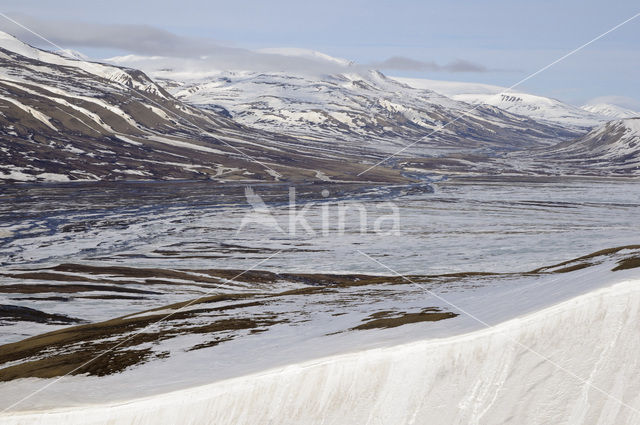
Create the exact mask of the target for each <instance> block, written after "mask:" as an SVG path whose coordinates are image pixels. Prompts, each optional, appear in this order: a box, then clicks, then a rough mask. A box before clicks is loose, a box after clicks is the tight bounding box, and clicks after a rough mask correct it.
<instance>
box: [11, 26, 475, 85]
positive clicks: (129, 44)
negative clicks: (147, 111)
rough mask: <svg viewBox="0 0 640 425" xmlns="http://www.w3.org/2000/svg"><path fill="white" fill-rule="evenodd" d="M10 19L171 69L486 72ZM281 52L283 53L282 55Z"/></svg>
mask: <svg viewBox="0 0 640 425" xmlns="http://www.w3.org/2000/svg"><path fill="white" fill-rule="evenodd" d="M12 18H13V19H15V20H16V21H18V22H20V23H21V24H22V25H24V26H25V27H27V28H30V29H32V30H33V31H36V32H37V33H39V34H41V35H42V36H43V37H45V38H47V39H48V40H51V41H52V42H54V43H55V44H57V45H59V46H62V47H64V48H65V49H67V48H74V49H82V48H89V49H106V50H109V51H111V52H113V51H114V50H115V51H119V52H122V53H123V54H135V55H140V56H146V57H149V56H161V57H164V58H172V59H175V60H173V61H172V63H174V64H176V65H177V64H178V63H179V60H182V61H184V63H183V64H182V65H183V66H184V65H188V66H189V67H196V68H207V67H209V68H211V67H213V68H216V69H219V70H221V69H224V70H247V71H257V72H270V71H285V72H293V73H296V72H298V73H313V74H334V73H341V72H345V71H346V70H347V69H348V70H350V71H365V70H366V69H371V68H377V69H383V70H385V69H388V70H404V71H422V72H438V71H440V72H441V71H445V72H486V71H487V69H486V68H485V67H484V66H482V65H479V64H476V63H473V62H469V61H465V60H456V61H453V62H450V63H448V64H445V65H439V64H437V63H436V62H424V61H419V60H415V59H411V58H407V57H402V56H393V57H391V58H389V59H387V60H385V61H382V62H376V63H372V64H366V65H357V64H353V63H349V62H348V61H344V60H337V59H335V58H331V57H329V56H326V55H322V54H318V53H317V52H310V51H304V50H302V49H270V50H269V49H265V50H263V51H252V50H248V49H242V48H238V47H229V46H225V45H222V44H220V43H218V42H215V41H214V40H211V39H204V38H195V37H184V36H180V35H177V34H174V33H172V32H170V31H167V30H164V29H161V28H157V27H153V26H150V25H133V24H98V23H86V22H64V21H50V20H41V19H36V18H33V17H31V16H26V15H13V16H12ZM0 30H2V31H6V32H8V33H11V34H13V35H15V36H16V37H18V38H19V39H20V40H23V41H25V42H27V43H29V44H32V45H35V46H41V47H44V48H51V47H52V46H50V45H46V44H45V43H44V42H43V40H42V39H40V38H39V37H37V36H36V35H34V34H33V33H31V32H29V31H28V30H26V29H25V28H22V27H20V26H18V25H16V24H13V23H11V22H8V21H6V20H0ZM296 50H298V51H296ZM285 51H286V52H287V53H283V52H285ZM305 52H306V53H305ZM187 63H188V64H187ZM129 65H132V64H129ZM134 66H135V65H134Z"/></svg>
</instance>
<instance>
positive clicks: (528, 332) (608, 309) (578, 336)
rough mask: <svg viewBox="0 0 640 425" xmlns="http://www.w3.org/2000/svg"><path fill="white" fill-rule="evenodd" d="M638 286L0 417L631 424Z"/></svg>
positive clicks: (635, 413) (7, 420) (638, 390)
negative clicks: (123, 398) (360, 347)
mask: <svg viewBox="0 0 640 425" xmlns="http://www.w3.org/2000/svg"><path fill="white" fill-rule="evenodd" d="M601 277H603V278H604V276H601ZM639 283H640V281H639V280H637V279H636V280H625V281H622V282H619V283H617V284H615V285H612V286H610V287H606V288H603V289H599V290H594V291H593V292H590V293H587V294H584V295H581V296H578V297H575V298H573V299H570V300H568V301H564V302H562V303H559V304H557V305H554V306H551V307H549V308H546V309H543V310H540V311H537V312H535V313H532V314H528V315H525V316H522V317H518V318H515V319H512V320H509V321H506V322H503V323H501V324H499V325H496V326H493V327H490V328H487V329H484V330H479V331H475V332H471V333H468V334H464V335H460V336H454V337H450V338H442V339H434V340H430V339H427V340H422V341H417V342H413V343H409V344H403V345H399V346H394V347H385V348H379V349H371V350H366V351H362V352H354V353H349V354H345V355H339V356H333V357H327V358H323V359H318V360H313V361H308V362H303V363H299V364H293V365H289V366H286V367H281V368H276V369H272V370H269V371H265V372H262V373H257V374H254V375H249V376H244V377H239V378H235V379H230V380H226V381H221V382H217V383H214V384H210V385H205V386H199V387H195V388H190V389H185V390H180V391H175V392H170V393H166V394H162V395H157V396H153V397H148V398H142V399H136V400H130V401H127V402H124V403H112V404H103V405H85V406H76V407H74V408H69V409H62V410H54V411H48V412H47V413H46V414H44V415H43V414H41V413H36V412H33V413H30V412H22V413H18V414H6V413H5V414H4V416H3V417H2V423H3V424H7V425H18V424H20V425H26V424H65V425H71V424H82V425H87V424H104V423H109V424H137V425H142V424H154V425H157V424H195V423H198V424H216V425H223V424H230V425H231V424H233V425H240V424H283V425H284V424H318V423H324V424H365V423H371V424H414V423H429V424H481V423H482V424H497V423H517V424H549V423H554V424H559V423H566V424H598V425H606V424H611V425H614V424H615V425H620V424H637V423H638V421H639V420H640V410H638V409H639V408H640V396H639V394H640V382H639V381H638V380H637V379H636V377H637V374H638V372H639V369H640V360H638V356H637V353H638V350H640V339H638V338H637V334H638V331H639V325H638V323H640V286H639ZM43 383H44V382H42V384H43ZM38 384H40V383H38ZM14 385H15V386H16V387H20V386H22V385H21V383H15V384H14ZM34 388H36V386H34ZM4 395H6V390H5V394H4ZM542 406H544V414H541V409H542Z"/></svg>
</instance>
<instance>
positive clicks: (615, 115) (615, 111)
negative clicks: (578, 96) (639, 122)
mask: <svg viewBox="0 0 640 425" xmlns="http://www.w3.org/2000/svg"><path fill="white" fill-rule="evenodd" d="M582 109H584V110H585V111H589V112H591V113H594V114H597V115H601V116H603V117H607V118H609V119H624V118H636V117H640V112H636V111H633V110H631V109H628V108H623V107H622V106H618V105H612V104H610V103H596V104H592V105H584V106H583V107H582Z"/></svg>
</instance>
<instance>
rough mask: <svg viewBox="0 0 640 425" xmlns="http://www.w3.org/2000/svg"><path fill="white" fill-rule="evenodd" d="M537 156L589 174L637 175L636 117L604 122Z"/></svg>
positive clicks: (639, 128)
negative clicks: (583, 134) (581, 135)
mask: <svg viewBox="0 0 640 425" xmlns="http://www.w3.org/2000/svg"><path fill="white" fill-rule="evenodd" d="M540 156H541V157H542V158H549V159H552V160H554V161H557V162H558V163H559V164H560V165H561V166H563V167H566V168H571V167H579V168H581V169H583V170H589V171H591V173H592V174H601V173H603V172H608V173H610V174H620V175H629V174H633V175H637V174H640V118H630V119H624V120H616V121H611V122H608V123H606V124H604V125H602V126H600V127H598V128H595V129H593V130H592V131H590V132H589V133H588V134H586V135H585V136H584V137H581V138H579V139H577V140H574V141H570V142H564V143H561V144H559V145H557V146H555V147H553V148H551V149H549V150H547V151H544V152H542V153H541V154H540Z"/></svg>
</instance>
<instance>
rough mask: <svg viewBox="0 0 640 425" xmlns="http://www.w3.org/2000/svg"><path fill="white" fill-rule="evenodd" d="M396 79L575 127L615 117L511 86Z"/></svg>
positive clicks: (469, 100)
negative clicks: (508, 88) (513, 88)
mask: <svg viewBox="0 0 640 425" xmlns="http://www.w3.org/2000/svg"><path fill="white" fill-rule="evenodd" d="M394 79H395V80H397V81H400V82H403V83H405V84H408V85H410V86H412V87H416V88H422V89H428V90H434V91H436V92H438V93H441V94H444V95H445V96H449V97H451V98H452V99H455V100H459V101H462V102H468V103H472V104H476V105H477V104H485V105H493V106H496V107H498V108H500V109H504V110H505V111H509V112H511V113H514V114H519V115H524V116H527V117H530V118H532V119H534V120H537V121H542V122H547V123H555V124H560V125H563V126H567V127H571V128H575V129H590V128H593V127H595V126H597V125H599V124H602V123H603V122H606V121H608V120H609V119H611V116H609V115H607V114H603V113H601V111H592V110H589V109H586V108H578V107H576V106H573V105H569V104H567V103H564V102H561V101H559V100H557V99H552V98H549V97H544V96H537V95H534V94H529V93H522V92H517V91H513V90H507V89H506V88H505V87H500V86H493V85H489V84H480V83H466V82H455V81H437V80H428V79H422V78H398V77H394Z"/></svg>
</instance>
